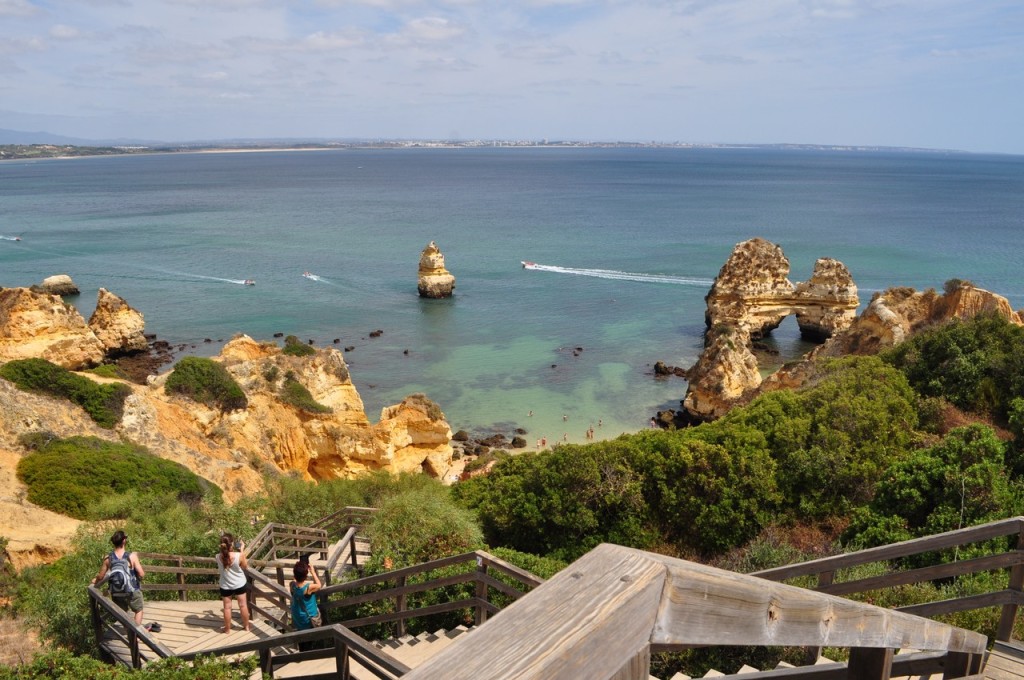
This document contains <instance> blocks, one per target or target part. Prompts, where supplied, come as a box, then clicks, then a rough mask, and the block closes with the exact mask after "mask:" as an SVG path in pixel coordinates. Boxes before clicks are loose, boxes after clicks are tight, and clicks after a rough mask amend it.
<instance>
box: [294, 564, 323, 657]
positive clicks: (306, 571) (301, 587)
mask: <svg viewBox="0 0 1024 680" xmlns="http://www.w3.org/2000/svg"><path fill="white" fill-rule="evenodd" d="M292 573H293V575H294V576H295V580H294V581H292V582H290V583H289V584H288V590H289V591H290V592H291V595H292V625H293V626H295V630H309V629H310V628H316V627H317V626H319V625H320V624H321V623H322V621H321V619H320V610H319V608H318V607H317V606H316V592H317V591H318V590H320V587H321V585H320V577H319V576H317V574H316V569H314V568H313V567H310V566H309V562H307V561H305V560H299V561H298V562H296V563H295V567H293V568H292ZM307 577H312V579H311V580H310V581H307V580H306V578H307ZM306 644H308V643H306ZM306 644H300V645H299V649H303V648H304V647H306Z"/></svg>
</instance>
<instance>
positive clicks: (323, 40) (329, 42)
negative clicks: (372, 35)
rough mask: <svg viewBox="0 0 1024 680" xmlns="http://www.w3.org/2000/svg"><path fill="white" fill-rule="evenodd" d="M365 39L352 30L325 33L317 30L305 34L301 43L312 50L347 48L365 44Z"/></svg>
mask: <svg viewBox="0 0 1024 680" xmlns="http://www.w3.org/2000/svg"><path fill="white" fill-rule="evenodd" d="M365 42H366V40H365V38H364V37H363V36H362V35H358V34H356V33H354V32H347V33H327V32H325V31H317V32H316V33H311V34H310V35H307V36H306V37H305V38H304V39H303V40H302V42H301V45H303V46H304V47H308V48H309V49H312V50H347V49H351V48H353V47H358V46H360V45H363V44H365Z"/></svg>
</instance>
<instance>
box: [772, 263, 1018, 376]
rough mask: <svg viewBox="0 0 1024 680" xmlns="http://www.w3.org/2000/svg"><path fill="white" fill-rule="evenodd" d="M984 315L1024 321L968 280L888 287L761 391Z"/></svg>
mask: <svg viewBox="0 0 1024 680" xmlns="http://www.w3.org/2000/svg"><path fill="white" fill-rule="evenodd" d="M979 314H998V315H999V316H1002V317H1003V318H1005V319H1007V320H1009V321H1010V322H1011V323H1014V324H1017V325H1024V318H1022V316H1021V314H1020V312H1015V311H1013V308H1012V307H1011V306H1010V302H1009V301H1008V300H1007V299H1006V298H1004V297H1003V296H1001V295H997V294H995V293H992V292H990V291H987V290H983V289H981V288H977V287H975V286H973V285H971V284H969V283H961V284H959V285H954V286H951V287H949V288H948V290H947V291H946V293H945V294H939V293H938V292H936V291H935V290H926V291H916V290H914V289H913V288H889V289H888V290H886V291H884V292H881V293H875V295H874V296H873V297H872V298H871V302H869V303H868V305H867V307H866V308H865V309H864V311H863V312H861V314H860V316H858V317H857V318H856V319H855V320H854V322H853V323H852V324H851V325H850V327H849V328H847V329H846V330H844V331H842V332H840V333H837V334H835V335H834V336H833V337H832V338H830V339H829V340H828V341H826V342H825V343H824V344H823V345H821V346H820V347H817V348H815V349H814V350H813V351H812V352H810V353H809V354H808V355H807V356H806V357H805V358H804V360H803V361H799V362H794V363H792V364H789V365H786V366H783V367H782V368H781V369H779V371H777V372H776V373H775V374H774V375H772V376H770V377H769V378H768V379H766V380H765V381H764V384H763V385H762V386H761V391H766V390H772V389H780V388H795V387H799V386H800V385H802V384H804V383H805V382H806V381H807V380H808V379H809V378H810V377H811V376H812V375H813V373H814V367H815V363H816V362H817V361H820V360H822V359H827V358H834V357H841V356H849V355H866V354H876V353H878V352H880V351H882V350H884V349H887V348H889V347H893V346H895V345H898V344H900V343H901V342H904V341H905V340H908V339H910V338H911V337H912V336H914V335H915V334H917V333H919V332H921V331H924V330H927V329H928V328H932V327H935V326H940V325H942V324H945V323H948V322H950V321H953V320H954V319H960V320H967V319H971V318H974V317H975V316H978V315H979Z"/></svg>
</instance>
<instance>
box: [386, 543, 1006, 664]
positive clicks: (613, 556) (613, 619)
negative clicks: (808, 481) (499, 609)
mask: <svg viewBox="0 0 1024 680" xmlns="http://www.w3.org/2000/svg"><path fill="white" fill-rule="evenodd" d="M986 643H987V639H986V638H985V636H983V635H980V634H979V633H975V632H972V631H966V630H963V629H960V628H955V627H953V626H949V625H946V624H943V623H939V622H936V621H931V620H929V619H923V618H919V617H916V616H912V615H909V614H906V613H903V612H896V611H892V610H888V609H883V608H880V607H875V606H872V605H868V604H863V603H860V602H853V601H851V600H845V599H843V598H839V597H836V596H834V595H826V594H824V593H815V592H813V591H809V590H806V589H803V588H797V587H795V586H789V585H785V584H781V583H770V582H767V581H765V580H764V579H760V578H757V577H754V576H750V575H744V574H736V573H733V572H728V571H724V570H721V569H715V568H713V567H708V566H705V565H701V564H696V563H693V562H687V561H685V560H680V559H676V558H671V557H665V556H663V555H656V554H654V553H647V552H643V551H640V550H634V549H631V548H624V547H622V546H616V545H611V544H603V545H600V546H598V547H597V548H595V549H593V550H591V551H590V552H588V553H587V554H586V555H584V556H583V557H581V558H580V559H578V560H576V561H575V562H573V563H572V564H571V565H569V567H567V568H566V569H563V570H562V571H560V572H559V573H558V574H556V575H555V576H554V577H553V578H551V579H550V580H548V581H546V582H545V583H543V584H541V585H540V586H539V587H537V588H536V589H535V590H533V591H531V592H530V593H528V594H527V595H526V596H525V597H523V598H522V599H521V600H519V601H518V602H516V603H515V605H513V606H512V607H510V608H509V609H508V610H507V611H506V612H504V613H503V614H502V615H501V616H498V617H496V618H494V619H493V620H492V621H491V622H489V623H488V624H487V625H486V626H482V627H480V629H479V630H477V631H476V632H474V633H473V634H472V635H468V636H466V637H465V638H464V639H460V640H459V642H458V643H456V644H453V645H450V646H448V647H446V648H445V649H442V650H440V651H439V652H438V653H437V654H436V655H434V656H432V657H431V658H430V659H428V660H427V661H425V662H424V663H423V664H422V665H420V666H418V667H417V668H415V669H413V670H412V671H410V672H409V674H408V675H407V676H405V677H406V679H407V680H441V679H443V680H476V679H478V678H482V677H487V678H489V679H490V680H503V679H509V680H511V679H513V678H515V679H516V680H541V679H543V680H556V679H566V680H568V679H570V678H603V679H614V680H639V679H641V678H647V675H648V672H649V666H650V650H651V649H652V648H655V649H659V650H676V649H684V648H688V647H692V646H704V645H737V646H815V645H829V646H835V647H847V648H850V650H851V654H850V663H849V666H848V671H847V672H848V675H847V677H860V678H868V677H873V678H879V679H880V680H881V679H882V678H888V677H889V673H890V666H891V656H892V654H891V650H892V649H895V648H900V647H913V648H915V649H920V650H925V651H927V650H934V651H937V652H941V653H943V654H944V655H945V656H946V657H947V659H949V663H950V668H954V667H957V668H960V667H962V668H964V669H967V668H974V667H976V664H974V662H973V661H972V660H971V659H972V658H975V657H977V658H980V655H981V654H983V653H984V651H985V648H986ZM958 675H959V676H963V675H967V673H964V672H959V673H958V674H957V673H955V672H951V674H950V675H949V676H948V677H958Z"/></svg>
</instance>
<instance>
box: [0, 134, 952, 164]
mask: <svg viewBox="0 0 1024 680" xmlns="http://www.w3.org/2000/svg"><path fill="white" fill-rule="evenodd" d="M483 148H486V149H500V148H531V149H537V148H552V149H567V148H572V149H586V148H594V149H613V148H623V149H747V150H749V149H766V150H794V151H832V152H835V151H840V152H854V153H886V152H888V153H929V154H951V153H955V154H967V153H971V152H968V151H958V150H955V149H924V148H918V147H894V146H863V145H845V144H788V143H782V144H717V143H689V142H590V141H548V140H541V141H537V140H466V141H460V140H412V139H410V140H353V141H339V142H296V141H282V142H280V143H277V142H274V141H251V142H230V141H228V142H210V143H198V142H197V143H184V144H152V145H148V144H141V143H140V144H123V145H97V146H89V145H76V144H0V161H3V160H36V159H44V158H62V159H66V158H81V157H94V156H125V155H139V154H164V153H256V152H269V151H330V150H344V149H483Z"/></svg>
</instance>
